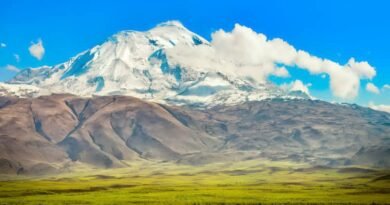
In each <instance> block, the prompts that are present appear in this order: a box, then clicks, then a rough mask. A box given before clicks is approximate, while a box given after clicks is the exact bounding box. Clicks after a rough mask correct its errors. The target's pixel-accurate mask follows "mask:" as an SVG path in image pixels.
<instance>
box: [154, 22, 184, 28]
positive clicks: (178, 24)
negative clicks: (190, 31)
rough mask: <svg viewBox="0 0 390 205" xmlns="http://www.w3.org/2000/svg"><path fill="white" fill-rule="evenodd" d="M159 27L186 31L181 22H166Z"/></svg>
mask: <svg viewBox="0 0 390 205" xmlns="http://www.w3.org/2000/svg"><path fill="white" fill-rule="evenodd" d="M157 27H178V28H184V29H186V28H185V27H184V26H183V24H182V23H181V22H180V21H178V20H171V21H166V22H163V23H160V24H158V25H157Z"/></svg>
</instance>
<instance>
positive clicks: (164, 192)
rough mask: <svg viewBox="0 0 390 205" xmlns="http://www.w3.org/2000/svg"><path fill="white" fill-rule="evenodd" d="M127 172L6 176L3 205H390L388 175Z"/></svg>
mask: <svg viewBox="0 0 390 205" xmlns="http://www.w3.org/2000/svg"><path fill="white" fill-rule="evenodd" d="M130 165H131V167H129V168H122V169H112V170H99V169H91V168H85V167H80V168H79V169H77V170H75V172H72V173H68V174H61V175H56V176H45V177H38V178H27V177H24V178H23V177H16V178H10V177H9V176H3V179H7V181H2V182H0V204H288V203H290V204H293V203H297V204H304V203H306V204H315V203H323V204H328V203H329V204H332V203H334V204H343V203H345V204H373V203H377V204H386V203H387V204H389V203H390V180H389V178H390V177H389V176H390V171H389V170H371V169H363V168H353V169H340V168H339V169H330V168H324V167H317V168H309V167H308V166H307V165H304V164H291V163H288V162H270V161H261V162H259V161H254V160H252V161H244V162H240V163H232V164H226V163H221V164H210V165H205V166H195V167H193V166H186V165H176V164H172V163H157V162H156V163H153V162H137V163H132V164H130Z"/></svg>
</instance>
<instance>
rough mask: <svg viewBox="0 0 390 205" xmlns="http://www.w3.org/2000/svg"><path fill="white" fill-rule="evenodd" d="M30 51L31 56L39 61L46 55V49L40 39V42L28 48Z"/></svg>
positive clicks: (32, 43)
mask: <svg viewBox="0 0 390 205" xmlns="http://www.w3.org/2000/svg"><path fill="white" fill-rule="evenodd" d="M28 50H29V51H30V54H31V55H32V56H34V57H35V58H36V59H38V60H41V59H42V58H43V55H44V54H45V48H44V47H43V43H42V40H41V39H38V42H36V43H34V42H31V46H30V47H29V48H28Z"/></svg>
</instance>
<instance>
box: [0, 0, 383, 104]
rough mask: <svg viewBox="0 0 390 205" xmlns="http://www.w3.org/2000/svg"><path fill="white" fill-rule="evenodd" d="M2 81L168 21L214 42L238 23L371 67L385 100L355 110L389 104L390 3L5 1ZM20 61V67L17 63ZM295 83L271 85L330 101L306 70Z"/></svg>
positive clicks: (367, 96) (0, 32)
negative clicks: (304, 86)
mask: <svg viewBox="0 0 390 205" xmlns="http://www.w3.org/2000/svg"><path fill="white" fill-rule="evenodd" d="M0 8H1V12H0V43H4V44H6V46H5V47H4V46H3V47H2V48H0V81H6V80H8V79H10V78H12V76H13V75H15V72H12V71H9V70H7V69H6V66H7V65H13V66H16V67H17V68H20V69H23V68H27V67H37V66H41V65H54V64H57V63H61V62H64V61H66V60H68V59H69V58H70V57H72V56H74V55H76V54H77V53H79V52H81V51H83V50H86V49H88V48H91V47H92V46H94V45H96V44H99V43H101V42H103V41H104V40H105V39H106V38H108V37H109V36H111V35H112V34H114V33H116V32H118V31H121V30H127V29H132V30H147V29H149V28H152V27H153V26H155V25H156V24H158V23H160V22H163V21H167V20H179V21H181V22H182V23H183V24H184V25H185V26H186V27H187V28H188V29H190V30H192V31H193V32H195V33H197V34H199V35H201V36H203V37H205V38H206V39H210V34H211V33H212V32H214V31H216V30H217V29H220V28H222V29H224V30H226V31H230V30H232V29H233V27H234V24H235V23H239V24H241V25H245V26H247V27H250V28H252V29H253V30H254V31H256V32H258V33H263V34H265V35H267V37H268V38H275V37H279V38H282V39H283V40H285V41H287V42H288V43H289V44H291V45H293V46H294V47H295V48H297V49H302V50H305V51H308V52H310V54H312V55H315V56H319V57H322V58H327V59H330V60H332V61H335V62H338V63H340V64H345V63H347V61H348V59H349V58H350V57H354V58H355V59H356V60H357V61H367V62H368V63H369V64H370V65H371V66H373V67H375V69H376V73H377V75H376V76H375V78H374V79H373V80H372V82H373V83H374V84H375V85H376V86H377V87H378V88H379V89H380V94H374V93H370V92H367V91H366V90H365V86H366V83H367V82H368V81H367V80H362V81H361V89H360V91H359V96H358V97H357V98H355V99H354V100H350V101H349V102H356V103H359V104H363V105H367V104H368V103H369V102H374V103H376V104H390V89H385V88H383V86H384V85H385V84H390V56H389V54H390V52H389V48H390V38H389V36H390V26H389V25H390V13H389V12H388V8H390V2H389V1H339V0H338V1H337V0H323V1H314V0H307V1H288V0H284V1H281V0H279V1H278V0H274V1H246V0H240V1H226V0H225V1H210V0H208V1H202V0H198V1H180V0H177V1H137V2H135V1H125V0H123V1H120V0H119V1H117V0H110V1H105V0H99V1H87V0H86V1H75V0H67V1H49V0H41V1H21V0H2V1H0ZM38 39H42V42H43V45H44V48H45V54H44V56H43V58H42V59H41V60H38V59H36V58H34V57H33V56H32V55H30V53H29V50H28V47H29V46H30V45H31V42H32V41H34V42H36V41H37V40H38ZM14 54H17V55H19V58H20V60H19V61H17V60H16V59H15V55H14ZM289 72H290V74H291V77H290V78H287V79H280V78H274V77H272V78H271V80H273V81H274V82H276V83H279V84H280V83H283V82H290V81H292V80H294V79H301V80H303V81H304V82H305V83H311V84H312V86H311V87H310V91H311V93H312V95H313V96H315V97H318V98H320V99H325V100H329V101H332V100H340V99H337V98H335V97H333V96H332V94H331V92H330V89H329V80H327V79H322V78H321V77H320V76H313V75H310V74H309V73H308V72H307V71H305V70H301V69H294V68H291V69H289Z"/></svg>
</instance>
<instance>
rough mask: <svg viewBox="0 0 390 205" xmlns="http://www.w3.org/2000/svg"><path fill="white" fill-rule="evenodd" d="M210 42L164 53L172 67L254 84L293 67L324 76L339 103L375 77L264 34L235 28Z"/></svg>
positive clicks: (368, 69) (364, 65) (364, 68)
mask: <svg viewBox="0 0 390 205" xmlns="http://www.w3.org/2000/svg"><path fill="white" fill-rule="evenodd" d="M211 39H212V40H211V42H210V45H198V46H195V47H189V46H185V45H182V46H176V47H174V48H171V49H168V50H167V54H168V56H174V57H175V58H172V59H175V60H176V62H173V63H177V64H180V65H183V66H187V67H192V68H198V69H204V70H209V69H213V70H223V71H224V72H231V73H233V74H238V75H244V76H247V77H250V78H253V79H255V80H256V81H257V82H264V81H266V80H267V78H268V77H269V76H270V75H275V76H279V77H288V76H289V75H288V71H287V69H286V68H285V66H296V67H298V68H300V69H305V70H307V71H308V72H309V73H310V74H313V75H324V74H326V75H328V76H329V80H330V89H331V91H332V93H333V95H334V96H336V97H339V98H343V99H353V98H355V97H356V96H357V95H358V92H359V87H360V80H361V79H372V78H373V77H374V76H375V75H376V71H375V68H374V67H372V66H371V65H370V64H368V62H365V61H363V62H358V61H356V60H355V59H354V58H351V59H350V60H349V61H348V62H347V63H346V64H345V65H342V64H339V63H337V62H334V61H331V60H328V59H323V58H320V57H317V56H313V55H311V54H310V53H308V52H306V51H303V50H297V49H295V48H294V47H293V46H292V45H290V44H288V43H287V42H286V41H284V40H282V39H280V38H275V39H267V37H266V36H265V35H264V34H262V33H256V32H254V31H253V30H252V29H250V28H248V27H245V26H241V25H239V24H236V25H235V27H234V29H233V30H232V31H231V32H226V31H224V30H218V31H216V32H214V33H213V34H212V36H211ZM194 56H196V57H194Z"/></svg>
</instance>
